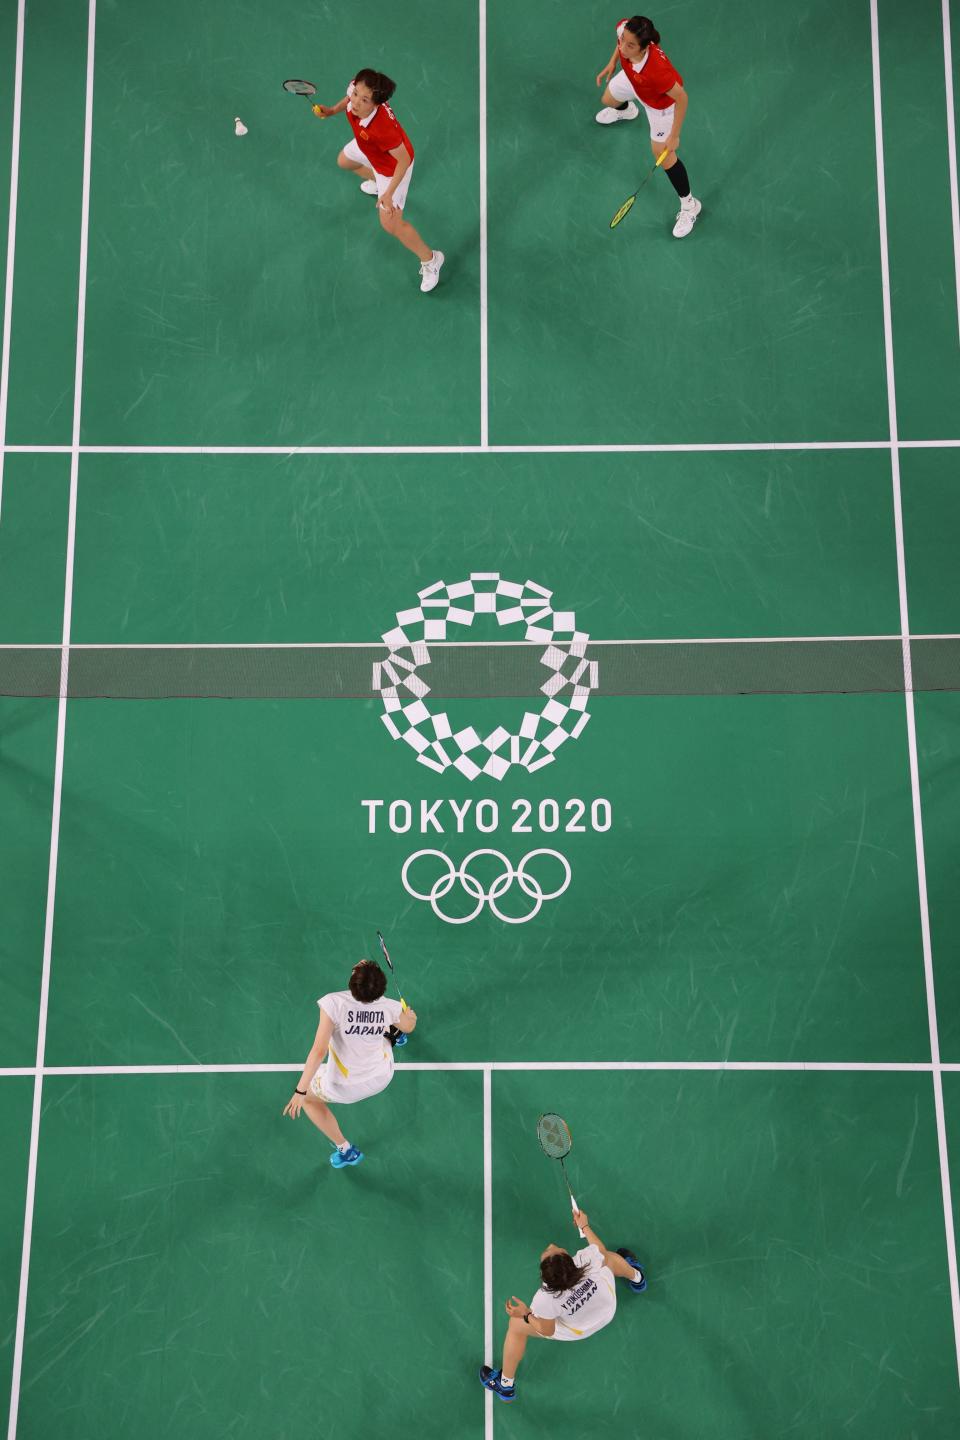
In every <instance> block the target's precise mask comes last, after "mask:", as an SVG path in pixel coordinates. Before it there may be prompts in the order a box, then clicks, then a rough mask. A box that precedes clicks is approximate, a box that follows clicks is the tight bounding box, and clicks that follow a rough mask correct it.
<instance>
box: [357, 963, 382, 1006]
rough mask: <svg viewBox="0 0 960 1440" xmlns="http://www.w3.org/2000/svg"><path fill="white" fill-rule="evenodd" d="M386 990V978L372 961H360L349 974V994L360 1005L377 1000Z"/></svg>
mask: <svg viewBox="0 0 960 1440" xmlns="http://www.w3.org/2000/svg"><path fill="white" fill-rule="evenodd" d="M386 988H387V977H386V975H384V973H383V971H382V970H381V969H380V966H379V965H377V964H376V963H375V961H373V960H361V961H360V962H359V964H357V965H354V967H353V969H352V970H351V972H350V994H351V995H352V996H353V998H354V1000H359V1001H360V1004H361V1005H369V1004H370V1003H371V1001H373V1000H379V999H380V996H381V995H382V994H383V992H384V990H386Z"/></svg>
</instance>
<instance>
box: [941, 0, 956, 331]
mask: <svg viewBox="0 0 960 1440" xmlns="http://www.w3.org/2000/svg"><path fill="white" fill-rule="evenodd" d="M941 8H942V11H943V75H944V80H945V82H946V92H947V163H948V167H949V171H950V217H951V219H952V221H953V271H954V286H955V288H956V296H957V336H958V339H960V197H958V190H957V122H956V110H955V108H954V99H953V43H952V41H951V38H950V0H941Z"/></svg>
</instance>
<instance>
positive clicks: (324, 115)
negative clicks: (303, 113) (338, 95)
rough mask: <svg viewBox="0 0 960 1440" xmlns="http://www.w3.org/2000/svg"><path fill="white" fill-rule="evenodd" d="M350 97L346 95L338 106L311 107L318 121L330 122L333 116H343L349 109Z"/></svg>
mask: <svg viewBox="0 0 960 1440" xmlns="http://www.w3.org/2000/svg"><path fill="white" fill-rule="evenodd" d="M348 99H349V96H347V95H344V97H343V99H342V100H340V101H339V102H338V103H337V104H336V105H319V104H318V105H311V107H310V108H311V110H312V111H313V113H314V115H316V117H317V119H318V120H329V119H330V117H331V115H342V114H343V112H344V110H346V108H347V100H348Z"/></svg>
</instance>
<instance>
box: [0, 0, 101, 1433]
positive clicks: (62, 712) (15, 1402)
mask: <svg viewBox="0 0 960 1440" xmlns="http://www.w3.org/2000/svg"><path fill="white" fill-rule="evenodd" d="M96 20H97V0H89V7H88V11H87V94H86V108H85V113H84V126H83V183H82V201H81V210H80V265H79V284H78V300H77V347H76V357H75V363H74V385H73V432H72V438H73V443H72V446H71V461H70V505H69V512H68V522H67V553H66V566H65V575H64V588H63V631H62V634H63V651H62V658H61V662H60V701H59V705H58V707H57V748H56V758H55V761H54V773H53V803H52V809H51V817H50V862H49V868H48V872H47V904H46V915H45V918H44V932H43V968H42V971H41V979H40V1006H39V1016H38V1020H37V1060H36V1073H35V1075H34V1085H33V1113H32V1117H31V1122H30V1150H29V1158H28V1161H27V1187H26V1199H25V1204H24V1219H23V1246H22V1250H21V1255H20V1288H19V1293H18V1297H17V1319H16V1329H15V1333H14V1347H13V1370H12V1375H11V1381H10V1410H9V1420H8V1424H7V1437H8V1440H16V1434H17V1418H18V1415H19V1410H20V1379H21V1374H22V1370H23V1342H24V1333H25V1328H26V1318H27V1292H28V1288H29V1281H30V1252H31V1246H32V1240H33V1209H34V1198H35V1195H36V1184H37V1156H38V1152H39V1146H40V1114H41V1104H42V1099H43V1078H44V1060H45V1055H46V1044H47V1006H48V1002H49V996H50V962H51V956H52V953H53V919H54V910H55V907H56V894H57V858H58V855H59V848H60V809H61V804H62V799H63V756H64V742H65V737H66V724H67V700H66V694H67V680H68V667H69V657H70V624H71V617H72V612H73V564H74V551H75V545H76V531H77V482H78V478H79V469H80V406H81V402H82V397H83V345H84V331H85V325H86V290H87V252H88V238H89V228H90V166H91V159H92V145H91V140H92V130H93V62H94V39H95V34H96Z"/></svg>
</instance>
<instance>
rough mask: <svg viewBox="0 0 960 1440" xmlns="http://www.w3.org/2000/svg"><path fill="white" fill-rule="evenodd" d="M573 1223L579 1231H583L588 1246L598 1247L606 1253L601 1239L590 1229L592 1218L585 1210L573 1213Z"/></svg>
mask: <svg viewBox="0 0 960 1440" xmlns="http://www.w3.org/2000/svg"><path fill="white" fill-rule="evenodd" d="M573 1223H574V1225H575V1226H576V1227H577V1229H578V1230H582V1231H583V1233H584V1236H585V1237H586V1240H587V1244H588V1245H596V1247H597V1249H598V1250H602V1251H604V1252H605V1251H606V1248H607V1247H606V1245H604V1243H603V1241H602V1240H601V1239H600V1236H599V1235H598V1234H597V1232H596V1231H595V1230H591V1229H590V1217H589V1216H588V1215H587V1214H586V1212H585V1211H583V1210H575V1211H574V1212H573Z"/></svg>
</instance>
